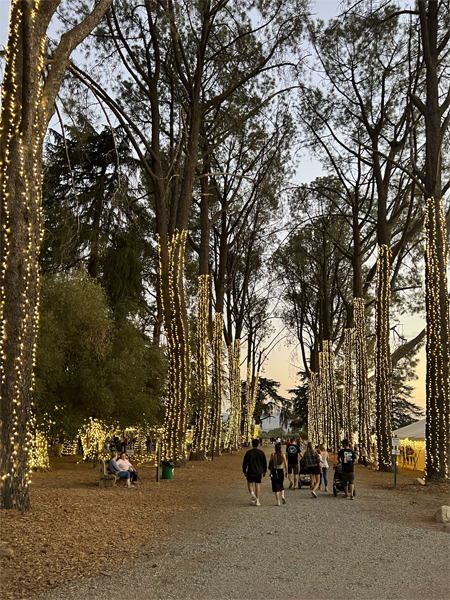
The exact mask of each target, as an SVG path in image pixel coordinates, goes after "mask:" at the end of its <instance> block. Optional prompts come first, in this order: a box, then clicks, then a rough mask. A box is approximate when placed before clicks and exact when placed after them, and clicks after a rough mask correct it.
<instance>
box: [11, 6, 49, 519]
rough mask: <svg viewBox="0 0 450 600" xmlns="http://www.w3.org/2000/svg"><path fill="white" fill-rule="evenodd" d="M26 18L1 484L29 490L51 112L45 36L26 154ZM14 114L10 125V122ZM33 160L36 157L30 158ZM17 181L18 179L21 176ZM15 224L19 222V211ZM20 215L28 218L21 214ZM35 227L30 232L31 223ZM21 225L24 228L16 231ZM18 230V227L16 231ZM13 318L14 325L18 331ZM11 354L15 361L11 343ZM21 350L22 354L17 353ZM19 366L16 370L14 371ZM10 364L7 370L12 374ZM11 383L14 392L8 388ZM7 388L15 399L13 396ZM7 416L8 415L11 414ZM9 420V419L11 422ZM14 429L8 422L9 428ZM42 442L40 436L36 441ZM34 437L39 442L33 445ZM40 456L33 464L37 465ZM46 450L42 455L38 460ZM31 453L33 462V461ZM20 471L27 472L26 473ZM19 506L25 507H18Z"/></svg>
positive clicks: (15, 106)
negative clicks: (45, 94)
mask: <svg viewBox="0 0 450 600" xmlns="http://www.w3.org/2000/svg"><path fill="white" fill-rule="evenodd" d="M38 7H39V2H35V3H34V6H33V9H32V12H31V26H32V27H33V26H34V24H35V20H36V15H37V9H38ZM22 17H23V13H22V11H21V10H20V3H19V2H18V0H13V1H12V3H11V10H10V22H9V34H8V44H7V47H6V59H5V72H4V79H3V85H2V107H3V108H2V123H1V130H0V134H1V136H2V139H3V140H4V143H3V149H2V156H1V158H0V182H1V183H0V187H1V196H2V200H1V202H2V240H1V243H2V264H1V295H0V297H1V301H0V323H1V333H0V354H1V359H2V364H3V368H2V387H3V388H4V390H5V393H4V397H3V401H4V402H5V405H6V403H7V405H8V410H10V412H11V415H12V419H11V421H10V423H11V435H10V436H8V434H6V436H5V437H6V438H8V437H9V438H10V445H9V447H5V448H4V449H3V453H4V455H6V456H7V457H8V459H9V464H3V465H2V474H1V479H2V485H3V486H4V485H11V483H10V480H11V479H12V478H15V479H16V480H17V479H20V480H21V481H20V483H19V487H20V488H22V490H26V488H27V487H28V485H29V483H30V481H31V480H30V476H31V470H30V468H29V469H28V470H27V469H25V470H24V469H23V468H22V466H23V465H24V464H28V465H29V464H30V461H31V463H33V461H34V460H35V458H36V452H38V450H36V448H37V447H39V448H40V446H41V445H42V443H43V442H42V439H41V437H40V435H39V434H37V433H36V434H34V433H32V432H31V431H30V427H31V425H32V423H33V415H32V402H31V398H30V395H31V391H32V389H33V386H34V374H33V371H32V370H31V372H30V369H29V365H30V363H31V365H32V367H33V368H34V366H35V361H36V332H37V328H38V309H39V271H38V258H39V249H40V245H41V242H42V237H43V227H42V206H41V186H42V173H41V169H40V164H41V155H42V142H43V136H44V132H45V123H46V112H45V107H44V106H42V104H41V99H42V90H43V80H42V77H41V74H42V72H43V68H44V54H45V44H46V36H43V37H42V38H41V41H40V45H39V49H38V51H37V52H36V82H37V83H36V86H35V89H34V92H33V94H32V97H31V98H29V100H30V101H31V102H32V103H33V105H34V108H33V110H34V117H33V118H34V122H33V129H32V134H31V135H32V144H31V146H30V147H28V146H27V147H26V148H25V147H24V141H23V135H24V131H23V130H22V129H21V123H22V106H21V105H20V100H19V98H20V90H21V75H22V74H21V72H20V70H21V68H22V66H21V65H20V64H18V63H17V58H18V56H20V52H19V46H20V38H21V35H22V33H21V29H22ZM7 115H9V118H8V116H7ZM30 155H31V156H30ZM13 157H14V158H15V160H16V161H17V163H18V175H19V177H20V185H19V186H18V187H17V188H16V190H15V192H16V193H15V194H14V197H13V198H12V200H11V197H10V193H9V189H10V186H11V183H10V181H9V179H10V177H11V159H12V158H13ZM25 157H27V162H28V163H30V162H31V169H29V168H27V166H26V162H25ZM14 175H15V176H17V173H15V174H14ZM20 197H21V199H22V205H23V206H22V207H20V205H19V204H18V203H17V199H18V198H20ZM13 210H14V213H15V214H14V218H13V220H12V211H13ZM19 211H21V214H20V215H19V214H17V213H18V212H19ZM23 214H26V216H27V218H26V221H27V223H28V225H27V226H26V228H24V229H23V231H20V229H19V228H20V227H22V226H23V223H24V217H23ZM16 225H17V226H18V228H17V229H16ZM13 226H14V227H13ZM23 237H25V240H24V243H23V246H21V247H20V249H19V248H18V246H17V243H18V241H19V240H21V239H22V238H23ZM18 256H20V263H21V264H20V271H21V272H23V277H22V278H21V279H19V280H18V281H16V282H15V284H14V285H15V292H14V294H15V299H14V300H12V302H14V310H17V311H19V313H20V314H21V317H22V323H21V329H20V331H19V333H18V334H17V333H16V332H15V331H14V330H12V329H11V330H10V323H9V321H8V317H7V316H6V313H5V310H6V306H7V300H10V299H9V298H7V297H6V286H7V280H8V269H9V268H12V269H13V271H12V272H13V273H14V272H17V270H19V267H18V266H17V264H16V262H17V257H18ZM12 325H13V319H11V327H12ZM8 338H9V341H10V343H9V346H10V348H11V350H10V351H9V352H10V355H9V356H8V350H7V349H6V347H7V344H6V342H7V340H8ZM14 346H15V347H16V348H17V354H15V352H16V350H15V349H13V347H14ZM11 361H13V368H10V366H11ZM7 363H9V365H8V368H6V365H7ZM6 372H8V382H7V381H6ZM7 383H8V385H6V384H7ZM7 389H8V392H6V390H7ZM4 410H5V412H6V409H4ZM8 421H9V420H8ZM8 425H9V423H8V422H7V421H6V420H4V422H3V427H7V426H8ZM36 436H38V437H39V441H37V439H36ZM33 438H34V439H33ZM33 452H34V458H33ZM40 452H41V450H39V453H40ZM30 453H31V455H32V456H31V458H30ZM19 465H20V468H19ZM9 501H11V502H12V506H11V508H21V509H26V508H28V506H29V505H28V502H29V500H28V496H27V495H26V494H25V496H23V495H22V497H21V498H18V497H15V495H14V494H13V495H10V496H9ZM19 503H22V505H21V506H19Z"/></svg>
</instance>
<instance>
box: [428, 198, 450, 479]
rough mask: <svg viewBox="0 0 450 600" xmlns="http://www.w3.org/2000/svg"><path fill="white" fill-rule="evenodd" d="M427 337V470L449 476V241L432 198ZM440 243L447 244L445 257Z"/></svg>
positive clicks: (439, 204)
mask: <svg viewBox="0 0 450 600" xmlns="http://www.w3.org/2000/svg"><path fill="white" fill-rule="evenodd" d="M425 240H426V242H425V304H426V314H427V340H426V357H427V366H426V390H427V406H426V428H425V431H426V444H427V453H426V472H427V477H428V478H430V479H435V480H447V479H448V478H449V454H448V452H449V450H448V445H449V442H450V432H449V417H450V415H449V411H450V409H449V402H450V376H449V365H450V345H449V331H450V324H449V300H448V284H447V269H448V244H447V242H446V240H447V232H446V224H445V217H444V207H443V201H442V200H440V202H436V201H435V200H434V198H429V199H428V200H427V202H426V212H425ZM438 244H439V245H443V246H444V251H443V256H442V253H440V252H439V250H438Z"/></svg>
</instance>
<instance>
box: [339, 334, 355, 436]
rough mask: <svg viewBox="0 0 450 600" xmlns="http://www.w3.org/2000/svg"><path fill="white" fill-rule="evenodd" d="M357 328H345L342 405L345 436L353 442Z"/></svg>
mask: <svg viewBox="0 0 450 600" xmlns="http://www.w3.org/2000/svg"><path fill="white" fill-rule="evenodd" d="M354 343H355V330H354V329H346V330H345V344H344V405H343V407H342V416H343V425H344V427H343V429H344V436H345V437H346V438H347V439H348V440H349V442H350V443H352V442H353V432H354V430H355V428H354V419H353V414H354V386H353V351H354Z"/></svg>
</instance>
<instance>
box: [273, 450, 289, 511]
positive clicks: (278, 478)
mask: <svg viewBox="0 0 450 600" xmlns="http://www.w3.org/2000/svg"><path fill="white" fill-rule="evenodd" d="M270 460H271V464H272V469H271V472H270V477H271V478H272V492H274V494H275V500H276V503H277V506H280V498H279V497H278V494H279V493H281V502H282V503H283V504H286V498H285V497H284V470H283V469H285V470H286V472H287V470H288V465H287V461H286V454H283V453H282V452H281V443H278V444H275V452H274V453H273V454H271V455H270Z"/></svg>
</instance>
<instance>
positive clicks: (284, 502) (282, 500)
mask: <svg viewBox="0 0 450 600" xmlns="http://www.w3.org/2000/svg"><path fill="white" fill-rule="evenodd" d="M281 502H282V503H283V504H286V498H285V497H284V496H281Z"/></svg>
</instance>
